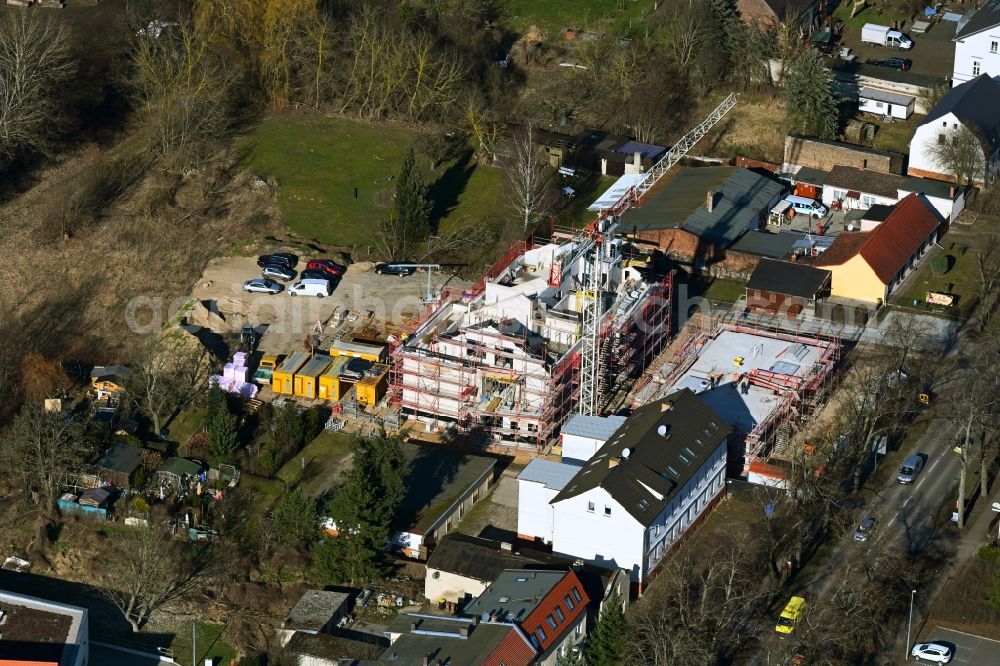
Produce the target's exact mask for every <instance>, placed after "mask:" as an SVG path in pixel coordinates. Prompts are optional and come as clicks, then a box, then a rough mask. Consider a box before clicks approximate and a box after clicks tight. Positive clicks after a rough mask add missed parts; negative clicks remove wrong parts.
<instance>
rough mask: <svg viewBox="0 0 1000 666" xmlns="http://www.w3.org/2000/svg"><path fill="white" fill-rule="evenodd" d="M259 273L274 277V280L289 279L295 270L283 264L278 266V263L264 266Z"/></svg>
mask: <svg viewBox="0 0 1000 666" xmlns="http://www.w3.org/2000/svg"><path fill="white" fill-rule="evenodd" d="M260 274H261V275H263V276H264V277H266V278H275V279H276V280H291V279H293V278H294V277H295V271H293V270H292V269H291V268H286V267H285V266H279V265H278V264H268V265H267V266H264V270H262V271H261V272H260Z"/></svg>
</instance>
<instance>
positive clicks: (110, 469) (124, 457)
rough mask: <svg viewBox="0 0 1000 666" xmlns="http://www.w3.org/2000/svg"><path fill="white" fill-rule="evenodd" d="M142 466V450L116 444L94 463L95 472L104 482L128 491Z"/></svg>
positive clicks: (128, 445)
mask: <svg viewBox="0 0 1000 666" xmlns="http://www.w3.org/2000/svg"><path fill="white" fill-rule="evenodd" d="M141 466H142V449H140V448H139V447H138V446H132V445H130V444H114V445H113V446H111V447H110V448H109V449H108V450H107V451H106V452H105V453H104V455H103V456H101V457H100V458H99V459H98V461H97V462H96V463H94V471H95V472H96V473H97V476H99V477H100V478H101V480H102V481H105V482H107V483H110V484H112V485H114V486H117V487H118V488H122V489H124V490H128V489H130V488H131V487H132V484H133V483H134V482H135V475H136V472H137V471H138V469H139V468H140V467H141Z"/></svg>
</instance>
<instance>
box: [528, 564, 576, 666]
mask: <svg viewBox="0 0 1000 666" xmlns="http://www.w3.org/2000/svg"><path fill="white" fill-rule="evenodd" d="M574 589H575V590H576V591H577V592H578V593H579V595H580V601H577V600H576V598H575V597H572V596H571V595H572V590H574ZM567 596H570V598H571V599H572V600H573V609H572V610H570V608H569V606H567V605H566V602H565V601H564V599H565V598H566V597H567ZM588 603H590V598H589V597H588V596H587V593H586V592H584V591H583V583H581V582H580V579H579V578H578V577H577V575H576V572H574V571H567V572H566V575H565V576H563V578H562V580H560V581H559V582H558V583H556V584H555V585H554V586H553V587H552V589H551V590H549V593H548V594H546V595H545V596H544V597H543V598H542V600H541V601H540V602H539V603H538V605H537V606H535V609H534V610H533V611H531V612H530V613H529V614H528V616H527V617H526V618H524V621H523V622H521V629H523V630H524V633H525V634H527V635H528V636H531V635H532V634H534V633H535V630H536V629H537V628H538V627H541V628H542V631H544V632H545V640H544V641H541V640H540V641H539V643H540V645H541V649H540V650H539V652H540V653H541V652H545V651H546V650H548V649H549V648H550V647H551V646H552V645H553V644H555V643H557V642H559V641H558V640H557V639H559V638H560V637H562V636H563V635H564V634H565V633H566V630H567V629H569V627H571V626H573V624H574V623H575V622H576V620H577V618H579V617H580V616H581V615H582V614H584V613H585V612H587V604H588ZM557 607H558V608H559V610H560V611H561V612H562V614H563V617H564V618H565V619H564V620H563V621H559V617H558V616H557V615H556V614H555V610H556V608H557ZM549 615H552V619H553V620H555V621H556V623H557V626H556V628H555V629H554V630H553V629H552V626H551V625H549V623H548V621H547V620H546V618H547V617H548V616H549ZM535 637H536V639H537V635H536V636H535Z"/></svg>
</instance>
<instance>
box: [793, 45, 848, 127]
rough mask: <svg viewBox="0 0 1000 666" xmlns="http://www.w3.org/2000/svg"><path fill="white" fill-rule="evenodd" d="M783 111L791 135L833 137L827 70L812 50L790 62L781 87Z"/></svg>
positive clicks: (835, 119)
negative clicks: (790, 66)
mask: <svg viewBox="0 0 1000 666" xmlns="http://www.w3.org/2000/svg"><path fill="white" fill-rule="evenodd" d="M785 109H786V115H787V116H788V122H789V125H790V126H791V131H792V132H795V133H797V134H802V135H804V136H814V137H817V138H820V139H833V138H836V136H837V129H838V126H839V109H838V106H837V98H836V97H835V96H834V94H833V87H832V85H831V75H830V70H829V69H827V67H826V65H825V64H823V60H822V59H821V58H820V56H819V52H818V51H817V50H816V49H806V50H805V51H803V52H802V54H801V55H799V57H798V58H796V59H795V61H794V62H793V63H792V69H791V71H790V72H789V73H788V81H787V83H786V86H785Z"/></svg>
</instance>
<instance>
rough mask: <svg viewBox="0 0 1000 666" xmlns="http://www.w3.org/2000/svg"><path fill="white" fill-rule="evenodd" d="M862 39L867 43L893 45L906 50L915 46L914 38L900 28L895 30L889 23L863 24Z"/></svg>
mask: <svg viewBox="0 0 1000 666" xmlns="http://www.w3.org/2000/svg"><path fill="white" fill-rule="evenodd" d="M861 41H862V42H864V43H865V44H878V45H879V46H891V47H893V48H897V49H901V50H904V51H905V50H907V49H912V48H913V40H912V39H910V38H909V37H907V36H906V35H904V34H903V33H901V32H900V31H899V30H893V29H892V28H890V27H889V26H887V25H878V24H877V23H865V24H864V26H862V28H861Z"/></svg>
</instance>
